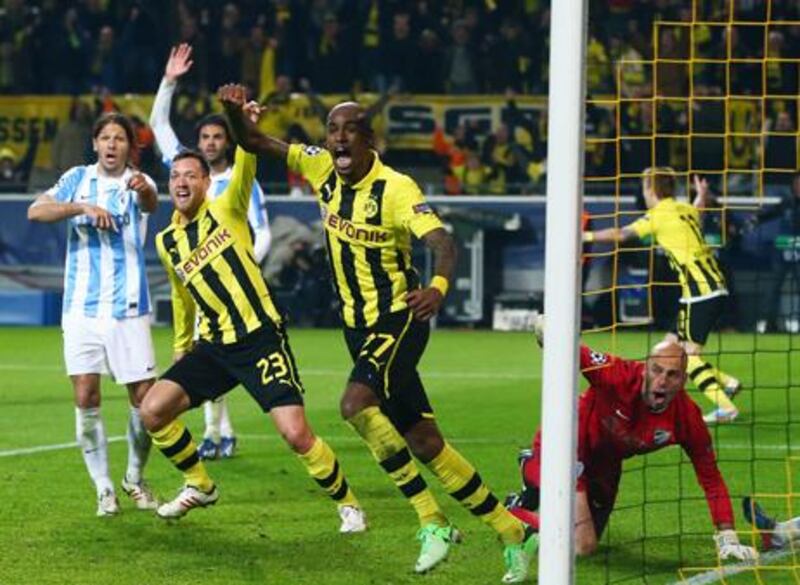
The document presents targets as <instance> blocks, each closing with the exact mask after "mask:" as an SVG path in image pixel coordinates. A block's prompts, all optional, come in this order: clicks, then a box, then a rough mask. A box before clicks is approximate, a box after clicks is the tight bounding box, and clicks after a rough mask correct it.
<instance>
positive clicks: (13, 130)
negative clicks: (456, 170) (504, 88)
mask: <svg viewBox="0 0 800 585" xmlns="http://www.w3.org/2000/svg"><path fill="white" fill-rule="evenodd" d="M153 97H154V96H152V95H146V96H144V95H127V96H114V98H113V103H114V106H115V107H116V108H118V109H119V110H120V111H121V112H122V113H124V114H127V115H129V116H137V117H138V118H139V119H141V120H143V121H145V122H146V121H147V120H148V118H149V117H150V108H151V106H152V103H153ZM80 99H81V100H84V101H86V102H87V103H88V104H90V106H91V107H92V109H93V110H94V109H96V102H95V98H94V97H93V96H84V97H82V98H80ZM344 99H348V98H347V97H346V96H324V97H322V99H321V102H322V105H323V108H330V107H332V106H333V105H335V104H336V103H338V102H340V101H342V100H344ZM360 101H361V103H362V104H363V105H364V106H366V107H369V106H370V105H372V104H374V103H375V102H376V101H377V96H375V95H374V94H372V95H363V96H360ZM516 103H517V107H518V108H519V109H520V110H521V111H522V112H523V113H524V114H525V115H529V116H532V117H533V118H534V119H535V120H537V121H538V120H541V115H542V113H543V112H544V108H545V104H546V99H545V98H544V97H539V96H536V97H534V96H518V97H517V98H516ZM71 104H72V98H71V97H68V96H0V148H2V147H10V148H11V149H12V150H13V152H14V154H15V155H16V157H17V160H21V159H22V158H23V157H24V156H25V153H26V152H27V150H28V148H29V146H30V145H31V143H32V141H33V143H34V144H35V145H36V148H37V152H36V159H35V163H34V164H35V166H37V167H40V168H46V169H50V168H52V167H53V162H52V156H51V145H52V142H53V140H54V139H55V136H56V133H57V132H58V129H59V127H60V126H61V125H62V124H64V123H65V122H66V121H67V120H68V119H69V113H70V107H71ZM215 107H218V106H216V104H215ZM507 108H508V104H507V101H506V99H505V98H504V97H502V96H422V95H415V96H398V97H394V98H393V99H391V100H389V102H388V103H387V104H385V105H384V106H383V108H382V109H381V111H380V112H376V114H375V115H374V116H373V118H372V125H373V128H374V129H375V131H376V134H377V135H378V137H379V138H380V137H382V140H384V141H385V142H386V145H387V146H388V147H390V148H401V149H414V150H428V149H430V148H431V145H432V140H433V132H434V130H435V129H436V128H437V127H441V128H443V129H444V131H445V133H446V134H447V135H452V133H453V131H454V130H455V128H456V127H457V126H458V125H459V124H461V123H464V122H467V121H469V120H473V121H474V123H475V124H476V125H477V129H476V132H477V133H478V134H479V135H485V134H488V133H490V132H491V131H492V130H493V129H496V128H497V127H498V126H499V125H500V123H501V120H502V119H503V115H504V113H505V111H506V110H507ZM537 123H538V122H537ZM293 126H295V128H293ZM260 127H261V129H262V130H263V131H264V132H266V133H268V134H271V135H274V136H276V137H278V138H282V139H286V138H287V137H289V136H291V137H296V136H298V135H299V136H302V133H305V135H306V137H307V139H308V140H310V141H311V142H312V143H319V142H321V141H322V140H323V139H324V136H325V124H324V122H323V119H322V117H321V116H320V112H319V111H315V110H314V108H313V107H312V104H311V102H310V101H309V99H308V97H307V96H305V95H303V94H294V95H292V97H291V99H289V100H288V101H287V102H285V103H283V104H278V105H274V106H272V107H270V108H269V110H268V111H267V112H266V113H265V114H264V116H263V118H262V120H261V123H260ZM298 128H299V129H302V133H301V132H298ZM76 148H80V146H79V145H76Z"/></svg>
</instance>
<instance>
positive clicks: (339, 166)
mask: <svg viewBox="0 0 800 585" xmlns="http://www.w3.org/2000/svg"><path fill="white" fill-rule="evenodd" d="M333 164H334V165H335V166H336V170H337V171H339V172H340V173H342V174H343V175H346V174H348V173H349V172H350V170H351V169H352V168H353V157H352V155H351V153H350V149H349V148H347V147H346V146H337V147H335V148H334V149H333Z"/></svg>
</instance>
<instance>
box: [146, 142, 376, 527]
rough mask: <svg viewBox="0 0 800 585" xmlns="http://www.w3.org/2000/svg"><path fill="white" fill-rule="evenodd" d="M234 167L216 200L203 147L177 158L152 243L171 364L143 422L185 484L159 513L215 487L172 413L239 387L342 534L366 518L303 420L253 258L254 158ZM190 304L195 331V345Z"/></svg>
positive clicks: (285, 348) (209, 494) (292, 370)
mask: <svg viewBox="0 0 800 585" xmlns="http://www.w3.org/2000/svg"><path fill="white" fill-rule="evenodd" d="M233 168H234V172H233V176H232V177H231V181H230V183H229V185H228V188H227V189H226V190H225V192H224V193H223V194H222V195H220V196H219V197H217V198H216V199H214V200H213V201H210V200H209V199H208V198H206V192H207V191H208V184H209V182H210V181H211V177H210V169H209V166H208V162H207V161H206V160H205V158H204V157H203V156H202V155H201V154H199V153H197V152H193V151H185V152H182V153H180V154H178V155H176V156H175V158H174V159H173V162H172V168H171V170H170V179H169V191H170V196H171V197H172V202H173V205H174V206H175V211H174V213H173V216H172V222H171V223H170V225H169V226H168V227H167V228H166V229H164V230H163V231H161V232H159V234H158V235H157V236H156V248H157V250H158V254H159V257H160V258H161V261H162V263H163V264H164V267H165V268H166V271H167V274H168V276H169V280H170V283H171V285H172V307H173V318H174V327H175V340H174V351H175V356H174V358H175V361H174V363H173V365H172V366H171V367H170V368H169V369H168V370H167V371H166V372H165V373H164V375H163V376H161V378H160V379H159V381H158V382H156V384H155V385H154V386H153V388H152V389H151V390H150V393H149V394H148V395H147V397H146V399H145V401H144V402H143V404H142V419H143V420H144V424H145V426H146V427H147V430H148V431H150V434H151V436H152V437H153V442H154V443H155V445H156V446H157V447H158V448H159V449H161V452H162V453H163V454H164V455H165V456H166V457H167V458H168V459H169V460H170V461H171V462H172V463H173V464H174V465H175V467H177V468H178V469H179V470H180V471H181V472H182V473H183V476H184V479H185V485H184V487H183V489H182V490H181V491H180V493H179V494H178V496H177V497H176V498H175V499H174V500H172V501H170V502H167V503H166V504H163V505H162V506H160V507H159V508H158V510H157V511H156V512H157V514H158V515H159V516H160V517H162V518H167V519H169V518H180V517H181V516H183V515H185V514H186V513H187V512H188V511H189V510H191V509H192V508H195V507H198V506H199V507H204V506H208V505H211V504H214V503H216V501H217V499H218V497H219V496H218V491H217V488H216V486H215V485H214V482H213V481H212V480H211V478H210V477H209V475H208V474H207V473H206V470H205V467H204V465H203V463H202V461H200V459H199V456H198V453H197V447H196V445H195V443H194V441H193V440H192V436H191V434H190V433H189V430H188V429H187V428H186V426H185V425H184V424H183V422H182V421H181V420H180V419H179V418H178V416H179V415H180V414H181V413H183V412H185V411H186V410H188V409H190V408H195V407H197V406H199V405H200V404H201V403H202V402H203V401H204V400H213V399H215V398H217V397H218V396H220V395H222V394H225V393H226V392H228V391H229V390H231V389H232V388H234V387H235V386H236V385H238V384H241V385H242V386H244V388H245V389H246V390H247V392H249V393H250V395H251V396H252V397H253V398H254V399H255V401H256V402H257V403H258V405H259V406H260V407H261V409H262V410H263V411H264V412H266V413H269V415H270V417H271V418H272V422H273V424H274V425H275V428H276V429H277V430H278V432H279V433H280V434H281V436H282V437H283V439H284V440H285V441H286V443H287V444H288V445H289V447H290V448H291V449H292V450H293V451H294V452H295V453H296V454H297V456H298V458H299V460H300V462H301V463H302V464H303V465H304V466H305V467H306V470H307V471H308V473H309V475H311V477H313V478H314V479H315V480H316V481H317V483H318V484H319V486H320V487H321V488H322V489H323V490H324V491H325V492H326V493H327V494H328V496H330V497H331V498H332V499H333V500H334V501H335V502H336V504H337V505H338V510H339V515H340V517H341V520H342V523H341V526H340V531H341V532H362V531H364V530H365V529H366V523H365V516H364V514H363V512H362V511H361V508H360V507H359V504H358V501H357V500H356V497H355V495H354V494H353V491H352V490H351V489H350V487H349V486H348V483H347V480H346V479H345V476H344V472H343V471H342V468H341V466H340V465H339V462H338V461H337V459H336V455H335V454H334V452H333V450H332V449H331V448H330V447H329V446H328V445H327V443H325V441H323V440H322V439H321V438H319V437H317V436H315V435H314V433H313V431H312V430H311V427H310V426H309V424H308V422H307V420H306V415H305V408H304V406H303V386H302V384H301V383H300V378H299V375H298V372H297V367H296V365H295V361H294V356H293V355H292V350H291V347H290V346H289V340H288V337H287V335H286V331H285V330H284V327H283V322H282V319H281V317H280V315H279V314H278V311H277V310H276V308H275V305H274V304H273V302H272V298H271V296H270V293H269V290H268V289H267V285H266V283H265V282H264V279H263V278H261V272H260V270H259V268H258V265H257V264H256V262H255V259H254V258H253V244H252V240H251V239H250V237H249V234H248V227H247V205H248V201H249V199H250V193H251V191H252V184H253V181H254V180H255V174H256V157H255V156H254V155H251V154H248V153H246V152H244V151H243V150H241V149H237V151H236V162H235V164H234V167H233ZM198 309H199V311H197V310H198ZM196 311H197V313H199V316H200V325H199V331H200V338H199V339H198V340H197V341H196V342H194V340H193V337H194V328H195V323H196V318H195V317H196V314H197V313H196Z"/></svg>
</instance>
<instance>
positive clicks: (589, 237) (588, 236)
mask: <svg viewBox="0 0 800 585" xmlns="http://www.w3.org/2000/svg"><path fill="white" fill-rule="evenodd" d="M592 242H594V232H583V243H584V244H591V243H592Z"/></svg>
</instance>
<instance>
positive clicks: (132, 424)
mask: <svg viewBox="0 0 800 585" xmlns="http://www.w3.org/2000/svg"><path fill="white" fill-rule="evenodd" d="M149 454H150V435H149V434H148V433H147V430H146V429H145V428H144V425H143V424H142V419H141V417H140V416H139V409H138V408H136V407H134V406H131V408H130V417H129V418H128V470H127V471H126V472H125V477H127V478H128V481H129V482H132V483H139V482H141V481H142V472H143V470H144V465H145V463H147V456H148V455H149Z"/></svg>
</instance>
